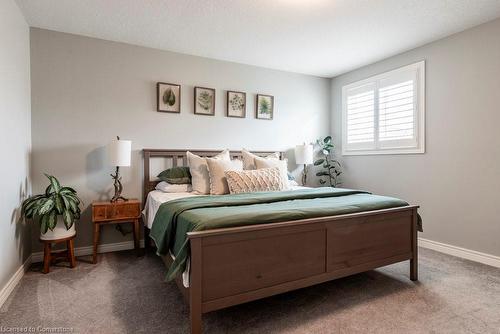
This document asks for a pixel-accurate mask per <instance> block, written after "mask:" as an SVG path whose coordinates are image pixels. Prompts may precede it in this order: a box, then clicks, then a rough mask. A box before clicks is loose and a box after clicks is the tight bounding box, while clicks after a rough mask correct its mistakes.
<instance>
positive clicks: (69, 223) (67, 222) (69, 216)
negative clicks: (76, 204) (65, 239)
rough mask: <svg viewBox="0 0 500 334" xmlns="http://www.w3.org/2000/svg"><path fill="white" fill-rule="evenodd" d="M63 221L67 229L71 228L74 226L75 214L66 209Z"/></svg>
mask: <svg viewBox="0 0 500 334" xmlns="http://www.w3.org/2000/svg"><path fill="white" fill-rule="evenodd" d="M63 221H64V225H66V229H68V230H69V229H70V228H71V226H73V214H72V213H71V211H70V210H64V213H63Z"/></svg>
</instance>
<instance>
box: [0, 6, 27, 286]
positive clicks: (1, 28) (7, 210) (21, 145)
mask: <svg viewBox="0 0 500 334" xmlns="http://www.w3.org/2000/svg"><path fill="white" fill-rule="evenodd" d="M29 47H30V45H29V28H28V25H27V24H26V21H25V20H24V17H23V15H22V14H21V11H20V10H19V8H18V7H17V5H16V4H15V2H14V1H13V0H4V1H0V134H1V136H2V137H1V140H0V152H2V163H1V164H0V175H1V180H2V181H1V188H2V192H1V194H2V195H1V200H0V230H1V232H0V245H2V246H1V250H2V251H1V252H0V290H1V289H2V288H3V287H4V286H5V284H6V283H7V282H8V280H9V279H10V278H11V277H12V275H13V274H14V273H15V272H16V271H17V269H19V267H20V266H21V265H22V264H23V262H24V261H25V260H26V259H27V258H28V256H29V255H30V253H31V236H30V231H29V230H30V228H29V226H26V225H24V224H18V223H17V218H18V215H19V210H18V209H19V206H20V203H21V201H22V199H23V198H24V196H25V195H26V193H27V192H28V190H29V181H28V176H29V150H30V142H31V139H30V50H29Z"/></svg>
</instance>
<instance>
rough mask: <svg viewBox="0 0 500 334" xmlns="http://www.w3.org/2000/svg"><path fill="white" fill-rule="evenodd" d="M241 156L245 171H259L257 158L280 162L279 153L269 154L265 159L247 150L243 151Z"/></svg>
mask: <svg viewBox="0 0 500 334" xmlns="http://www.w3.org/2000/svg"><path fill="white" fill-rule="evenodd" d="M241 155H242V156H243V169H244V170H252V169H257V167H256V166H255V158H262V159H274V160H279V158H280V154H279V152H275V153H272V154H269V155H267V156H265V157H259V156H258V155H255V154H253V153H250V152H248V151H247V150H245V149H242V150H241Z"/></svg>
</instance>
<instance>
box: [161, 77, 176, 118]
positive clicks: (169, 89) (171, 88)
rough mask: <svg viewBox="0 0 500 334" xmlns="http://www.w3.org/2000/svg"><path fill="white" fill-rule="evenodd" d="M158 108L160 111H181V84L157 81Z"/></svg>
mask: <svg viewBox="0 0 500 334" xmlns="http://www.w3.org/2000/svg"><path fill="white" fill-rule="evenodd" d="M156 109H157V110H158V111H160V112H173V113H180V112H181V85H176V84H171V83H166V82H158V83H156Z"/></svg>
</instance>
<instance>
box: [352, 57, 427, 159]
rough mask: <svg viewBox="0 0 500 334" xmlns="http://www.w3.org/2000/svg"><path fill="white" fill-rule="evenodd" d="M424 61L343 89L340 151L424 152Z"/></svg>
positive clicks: (365, 152) (360, 152)
mask: <svg viewBox="0 0 500 334" xmlns="http://www.w3.org/2000/svg"><path fill="white" fill-rule="evenodd" d="M424 87H425V86H424V62H420V63H416V64H413V65H409V66H405V67H403V68H400V69H397V70H394V71H390V72H388V73H384V74H381V75H378V76H375V77H372V78H369V79H366V80H363V81H361V82H357V83H353V84H350V85H348V86H345V87H344V88H343V89H342V100H343V122H342V123H343V126H342V129H343V136H342V141H343V142H342V144H343V145H342V151H343V154H384V153H423V152H424V138H423V136H424V131H423V130H424V129H423V127H424V108H423V106H424V103H423V101H424V93H425V92H424Z"/></svg>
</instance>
